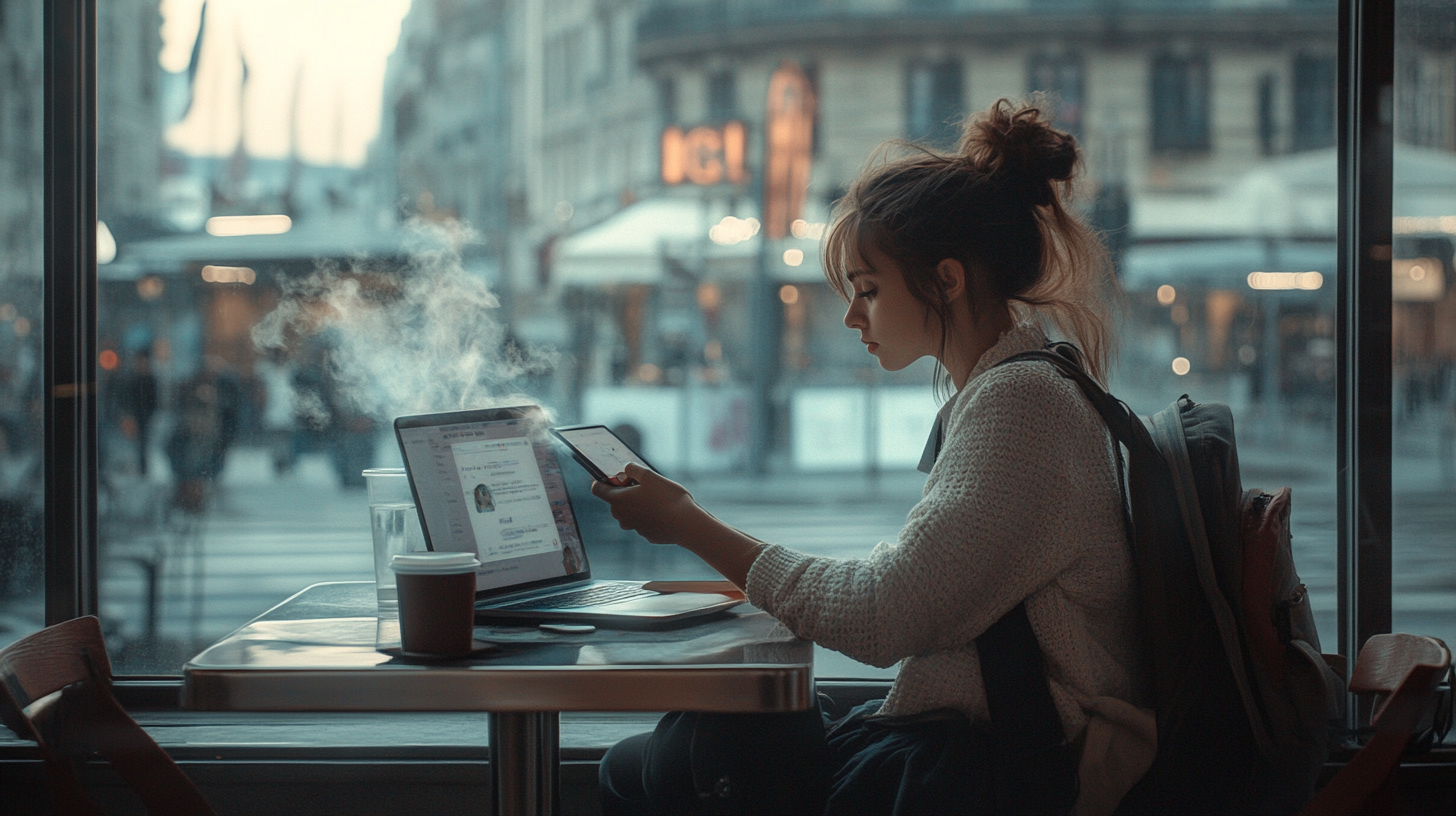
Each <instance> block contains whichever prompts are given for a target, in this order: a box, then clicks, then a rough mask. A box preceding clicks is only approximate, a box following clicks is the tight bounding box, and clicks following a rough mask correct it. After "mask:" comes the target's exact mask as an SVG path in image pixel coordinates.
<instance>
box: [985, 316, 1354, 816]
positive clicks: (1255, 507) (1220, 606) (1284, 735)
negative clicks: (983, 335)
mask: <svg viewBox="0 0 1456 816" xmlns="http://www.w3.org/2000/svg"><path fill="white" fill-rule="evenodd" d="M1079 359H1080V354H1079V353H1078V352H1077V350H1076V348H1075V347H1073V346H1071V345H1069V344H1066V343H1056V344H1053V345H1052V346H1050V347H1049V349H1048V350H1042V351H1031V352H1025V353H1022V354H1017V355H1014V356H1012V357H1010V358H1008V359H1007V360H1005V361H1003V363H1002V364H1003V365H1004V364H1005V363H1009V362H1013V361H1017V360H1041V361H1044V362H1048V363H1051V364H1052V365H1053V366H1055V367H1056V368H1057V370H1058V371H1059V372H1060V373H1061V374H1062V376H1064V377H1067V378H1068V379H1070V380H1072V381H1073V382H1075V383H1076V384H1077V385H1078V386H1079V387H1080V388H1081V390H1082V392H1083V393H1084V394H1085V395H1086V396H1087V399H1088V401H1089V402H1091V404H1092V406H1093V407H1094V408H1095V409H1096V410H1097V412H1098V414H1100V415H1101V416H1102V419H1103V421H1104V422H1106V424H1107V427H1108V429H1109V430H1110V431H1111V432H1112V436H1113V438H1114V439H1115V440H1116V442H1117V443H1120V444H1119V445H1114V449H1115V450H1116V451H1117V455H1118V465H1119V478H1120V479H1121V480H1122V482H1123V495H1124V499H1125V501H1126V510H1127V516H1126V521H1127V525H1128V538H1129V541H1130V543H1131V545H1132V554H1133V561H1134V565H1135V568H1136V573H1137V579H1138V597H1139V602H1140V605H1141V609H1140V612H1141V614H1140V619H1141V621H1142V624H1143V627H1144V631H1143V636H1144V653H1145V654H1146V655H1147V659H1148V662H1149V665H1150V667H1151V669H1152V692H1153V703H1154V710H1155V711H1156V715H1157V724H1158V752H1157V756H1156V758H1155V759H1154V761H1153V764H1152V767H1151V768H1150V769H1149V770H1148V772H1147V774H1146V775H1144V777H1143V779H1142V780H1141V781H1140V782H1138V784H1137V785H1135V786H1134V787H1133V789H1132V790H1131V791H1129V793H1128V794H1127V796H1126V797H1125V798H1124V799H1123V802H1122V804H1121V806H1119V808H1118V813H1124V814H1140V813H1172V812H1177V813H1292V812H1294V811H1296V810H1298V809H1299V807H1300V806H1301V805H1303V804H1304V803H1305V802H1306V801H1308V800H1309V798H1310V797H1311V796H1312V795H1313V791H1314V786H1315V782H1316V778H1317V776H1318V775H1319V773H1320V770H1321V768H1322V767H1323V765H1324V762H1325V759H1326V758H1327V756H1328V752H1329V745H1330V742H1331V739H1332V737H1334V736H1336V735H1338V734H1340V733H1342V731H1341V729H1342V727H1343V725H1344V701H1345V692H1344V688H1345V687H1344V681H1343V679H1342V677H1341V676H1340V675H1338V674H1336V672H1335V671H1334V670H1333V669H1331V668H1330V664H1329V662H1327V661H1326V659H1324V658H1323V657H1322V656H1321V655H1320V651H1319V648H1320V647H1319V635H1318V633H1317V632H1316V631H1315V625H1314V617H1313V613H1312V611H1311V609H1310V605H1309V598H1308V594H1307V593H1306V591H1305V587H1304V585H1303V584H1302V583H1300V582H1299V576H1298V574H1297V573H1296V572H1295V569H1294V558H1293V554H1292V552H1291V550H1290V533H1289V510H1290V491H1289V488H1287V487H1286V488H1282V489H1280V490H1279V491H1278V492H1277V493H1274V494H1272V495H1271V494H1269V493H1265V492H1263V491H1260V490H1248V491H1245V490H1244V489H1243V487H1242V485H1241V484H1240V481H1239V459H1238V450H1237V448H1236V446H1235V444H1234V422H1233V414H1232V413H1231V412H1230V411H1229V408H1228V406H1226V405H1221V404H1217V403H1210V404H1205V405H1199V404H1196V403H1194V402H1193V401H1192V400H1190V399H1189V398H1188V397H1187V396H1186V395H1185V396H1183V397H1181V398H1179V399H1178V400H1177V401H1176V402H1174V403H1173V404H1172V405H1169V406H1168V407H1167V408H1165V409H1163V410H1162V411H1160V412H1158V413H1157V414H1154V415H1153V416H1152V417H1150V418H1149V419H1148V421H1147V422H1146V423H1145V422H1144V421H1143V420H1142V419H1140V418H1139V417H1137V416H1136V415H1135V414H1134V413H1133V412H1132V410H1131V409H1130V408H1128V407H1127V405H1126V404H1125V403H1123V402H1122V401H1121V400H1118V399H1117V398H1115V397H1113V396H1112V395H1111V394H1109V393H1107V392H1106V391H1105V390H1103V389H1102V387H1101V386H1099V385H1098V384H1097V383H1096V382H1095V381H1094V380H1093V379H1092V378H1091V377H1089V376H1088V375H1087V374H1086V372H1085V371H1083V369H1082V367H1081V366H1080V365H1079V362H1078V361H1079ZM1122 449H1126V451H1127V453H1126V460H1125V466H1124V459H1123V453H1122ZM1123 471H1125V472H1123ZM1332 660H1338V658H1332Z"/></svg>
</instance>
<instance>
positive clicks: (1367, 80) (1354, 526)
mask: <svg viewBox="0 0 1456 816" xmlns="http://www.w3.org/2000/svg"><path fill="white" fill-rule="evenodd" d="M1338 15H1339V34H1338V40H1339V51H1338V57H1337V76H1338V87H1337V90H1336V94H1337V111H1336V113H1337V124H1336V141H1337V145H1338V153H1339V224H1340V228H1339V237H1338V241H1339V270H1340V273H1339V275H1338V276H1337V278H1338V280H1337V284H1336V297H1337V321H1336V322H1337V327H1336V337H1337V344H1338V352H1337V355H1338V356H1337V362H1338V365H1339V377H1338V386H1337V402H1338V404H1337V416H1336V425H1337V431H1336V432H1337V435H1338V459H1337V462H1338V479H1339V493H1338V496H1339V499H1338V504H1337V514H1338V539H1337V548H1338V567H1337V581H1338V593H1337V594H1338V619H1339V634H1338V642H1339V651H1340V652H1341V653H1342V654H1345V655H1347V656H1350V655H1354V654H1356V653H1357V652H1358V648H1359V645H1360V644H1362V643H1364V641H1365V640H1366V639H1367V638H1369V637H1370V636H1371V635H1374V634H1379V633H1383V632H1388V631H1390V626H1391V595H1390V593H1391V485H1390V474H1391V459H1390V456H1391V424H1390V423H1391V419H1392V417H1391V409H1390V404H1391V403H1390V398H1391V368H1392V363H1391V290H1390V270H1389V266H1388V263H1389V259H1390V246H1391V232H1392V230H1391V212H1392V210H1391V203H1392V191H1391V181H1392V172H1391V170H1392V161H1393V152H1392V145H1393V136H1394V133H1393V125H1392V123H1391V121H1390V118H1391V117H1390V106H1391V100H1392V92H1393V81H1394V66H1395V60H1394V50H1395V42H1394V37H1395V25H1394V20H1395V13H1394V8H1393V5H1392V4H1390V3H1386V2H1381V0H1340V2H1339V8H1338ZM44 32H45V33H44V37H45V89H44V93H45V99H44V111H45V159H44V160H45V172H44V178H45V205H44V214H45V219H46V220H45V266H46V268H45V311H44V316H45V319H44V325H43V327H42V339H43V342H44V344H45V346H44V371H45V392H44V395H43V401H44V408H43V410H44V416H45V453H46V473H45V485H46V497H45V525H46V526H45V553H46V571H45V620H46V623H47V624H48V625H49V624H55V623H59V622H61V621H64V620H68V619H71V618H74V617H77V616H81V615H89V614H97V613H98V611H99V610H98V599H97V593H98V577H99V576H98V573H97V527H96V518H97V517H96V512H97V465H98V458H97V436H96V396H97V394H96V354H97V337H96V317H97V315H96V300H97V278H96V229H95V223H96V124H97V123H96V111H97V106H96V0H51V2H48V3H47V4H46V6H45V17H44ZM962 92H964V89H963V91H962ZM1365 191H1370V193H1371V194H1368V195H1367V194H1365Z"/></svg>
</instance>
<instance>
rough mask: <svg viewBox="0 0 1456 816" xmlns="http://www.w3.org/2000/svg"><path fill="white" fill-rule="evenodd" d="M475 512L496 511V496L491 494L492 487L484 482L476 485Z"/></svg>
mask: <svg viewBox="0 0 1456 816" xmlns="http://www.w3.org/2000/svg"><path fill="white" fill-rule="evenodd" d="M475 512H477V513H494V512H495V497H494V496H492V495H491V494H490V488H488V487H486V486H485V485H483V484H478V485H476V486H475Z"/></svg>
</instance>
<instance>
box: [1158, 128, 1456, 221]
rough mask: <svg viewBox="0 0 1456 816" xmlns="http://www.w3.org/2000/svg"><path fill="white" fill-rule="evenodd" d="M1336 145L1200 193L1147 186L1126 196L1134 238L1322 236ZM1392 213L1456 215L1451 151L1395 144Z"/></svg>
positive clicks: (1267, 164) (1333, 201)
mask: <svg viewBox="0 0 1456 816" xmlns="http://www.w3.org/2000/svg"><path fill="white" fill-rule="evenodd" d="M1337 168H1338V160H1337V157H1336V154H1335V149H1334V148H1329V149H1327V150H1311V151H1307V152H1302V153H1295V154H1292V155H1289V156H1282V157H1279V158H1277V159H1270V160H1268V161H1264V162H1260V163H1259V164H1258V165H1256V166H1254V167H1253V168H1252V169H1250V170H1249V171H1248V172H1246V173H1243V174H1241V175H1239V176H1236V177H1234V178H1233V179H1232V180H1230V181H1229V183H1228V184H1226V185H1224V186H1223V187H1222V188H1220V189H1219V190H1218V191H1216V192H1215V193H1212V194H1205V195H1184V194H1173V193H1167V194H1163V193H1146V194H1143V195H1140V196H1137V197H1135V198H1134V199H1133V201H1132V235H1133V237H1134V239H1136V240H1147V239H1150V238H1151V239H1190V238H1193V239H1196V238H1214V237H1218V238H1237V237H1247V238H1324V239H1331V240H1332V239H1333V238H1334V237H1335V231H1336V218H1337V214H1338V204H1339V202H1338V198H1337V195H1336V191H1337V186H1338V181H1339V176H1338V170H1337ZM1394 172H1395V192H1396V195H1395V202H1394V204H1395V215H1396V217H1397V218H1399V217H1402V216H1414V217H1440V216H1456V155H1452V154H1451V153H1447V152H1445V151H1442V150H1432V149H1430V148H1423V147H1409V146H1406V145H1396V147H1395V171H1394Z"/></svg>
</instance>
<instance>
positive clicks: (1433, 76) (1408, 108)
mask: <svg viewBox="0 0 1456 816" xmlns="http://www.w3.org/2000/svg"><path fill="white" fill-rule="evenodd" d="M1447 53H1449V52H1447ZM1453 123H1456V70H1453V66H1452V65H1451V61H1450V58H1449V56H1446V55H1445V54H1443V53H1442V52H1441V51H1439V50H1436V51H1433V50H1431V49H1429V48H1425V47H1421V45H1420V44H1418V43H1411V44H1410V45H1409V46H1408V47H1407V48H1406V49H1405V51H1404V52H1403V53H1402V54H1401V55H1400V59H1399V60H1398V61H1397V63H1396V80H1395V137H1396V140H1397V141H1399V142H1400V143H1401V144H1408V145H1415V146H1417V147H1434V148H1438V149H1440V150H1451V149H1453V148H1456V129H1453V127H1452V125H1453Z"/></svg>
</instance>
